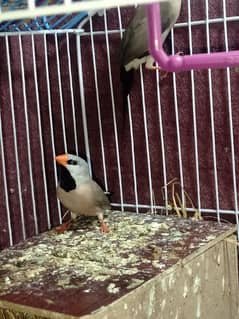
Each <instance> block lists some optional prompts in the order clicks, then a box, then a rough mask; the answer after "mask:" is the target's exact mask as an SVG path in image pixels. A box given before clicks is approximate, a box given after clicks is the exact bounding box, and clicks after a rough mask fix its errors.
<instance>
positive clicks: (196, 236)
mask: <svg viewBox="0 0 239 319" xmlns="http://www.w3.org/2000/svg"><path fill="white" fill-rule="evenodd" d="M107 222H108V225H109V229H110V232H109V233H108V234H106V235H102V234H101V233H100V230H99V225H98V222H97V221H96V219H95V218H85V217H81V218H79V219H77V221H76V222H75V223H74V224H73V226H72V229H71V230H69V231H67V232H65V233H64V234H57V233H56V232H55V231H54V230H52V231H49V232H46V233H44V234H41V235H39V236H36V237H34V238H31V239H29V240H27V241H25V242H22V243H20V244H18V245H16V246H14V247H11V248H9V249H6V250H4V251H2V252H1V253H0V302H1V300H2V301H9V302H14V303H17V304H20V305H25V306H31V307H35V308H41V309H45V310H49V311H54V312H58V313H64V314H68V315H74V316H82V315H85V314H90V313H92V312H94V311H96V310H98V309H99V308H100V307H102V306H106V305H108V304H110V303H111V302H113V301H114V300H116V299H118V298H119V297H121V296H123V295H125V294H127V293H128V292H130V291H131V290H133V289H135V288H136V287H138V286H140V285H142V284H143V283H144V282H145V281H147V280H149V279H151V278H153V277H154V276H156V275H157V274H159V273H161V272H163V271H165V270H166V269H168V268H170V267H171V266H173V265H174V264H176V263H178V262H180V261H181V260H182V259H184V258H185V257H187V256H189V255H190V254H192V253H193V252H194V251H196V250H198V249H199V248H201V247H202V246H204V245H208V243H209V242H212V243H213V241H215V239H216V238H218V236H222V235H225V234H227V235H228V234H229V233H233V231H234V230H235V226H234V225H231V224H221V225H219V224H218V223H215V222H209V221H193V220H189V219H179V218H177V217H174V216H159V215H148V214H133V213H121V212H117V211H115V212H112V213H111V214H110V215H109V216H108V217H107Z"/></svg>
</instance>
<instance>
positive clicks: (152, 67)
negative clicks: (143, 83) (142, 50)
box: [145, 51, 184, 81]
mask: <svg viewBox="0 0 239 319" xmlns="http://www.w3.org/2000/svg"><path fill="white" fill-rule="evenodd" d="M175 55H180V56H182V55H184V53H183V52H182V51H179V52H177V53H176V54H175ZM145 68H146V69H147V70H151V71H156V70H159V78H160V80H161V81H162V80H164V79H166V78H167V76H168V73H169V72H168V71H165V70H163V69H162V68H161V67H160V66H159V65H155V61H152V60H148V62H146V64H145Z"/></svg>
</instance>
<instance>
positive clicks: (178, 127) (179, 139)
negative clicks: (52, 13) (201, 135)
mask: <svg viewBox="0 0 239 319" xmlns="http://www.w3.org/2000/svg"><path fill="white" fill-rule="evenodd" d="M171 37H172V54H175V49H174V30H173V29H172V30H171ZM173 96H174V109H175V119H176V132H177V145H178V163H179V178H180V185H181V198H182V205H183V206H185V196H184V192H183V190H184V178H183V161H182V148H181V135H180V124H179V112H178V98H177V82H176V74H175V72H173Z"/></svg>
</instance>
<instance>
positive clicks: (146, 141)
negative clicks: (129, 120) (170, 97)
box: [140, 65, 154, 213]
mask: <svg viewBox="0 0 239 319" xmlns="http://www.w3.org/2000/svg"><path fill="white" fill-rule="evenodd" d="M140 83H141V94H142V106H143V117H144V136H145V144H146V156H147V170H148V177H149V196H150V207H151V213H153V212H154V207H153V206H154V196H153V185H152V173H151V162H150V150H149V135H148V125H147V112H146V103H145V95H144V79H143V71H142V65H140Z"/></svg>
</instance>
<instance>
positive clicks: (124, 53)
mask: <svg viewBox="0 0 239 319" xmlns="http://www.w3.org/2000/svg"><path fill="white" fill-rule="evenodd" d="M180 8H181V0H171V1H168V2H162V3H161V5H160V9H161V28H162V41H163V43H164V41H165V39H166V37H167V35H168V34H169V32H170V30H171V28H172V27H173V25H174V23H175V22H176V20H177V18H178V16H179V13H180ZM135 10H136V11H135V14H134V16H133V18H132V19H131V21H130V23H129V25H128V27H127V29H126V30H125V33H124V36H123V39H122V41H121V49H120V64H121V66H124V65H127V64H128V63H129V62H131V61H132V60H133V59H135V58H141V57H143V56H144V55H148V30H147V17H146V7H145V6H139V7H137V8H136V9H135Z"/></svg>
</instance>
